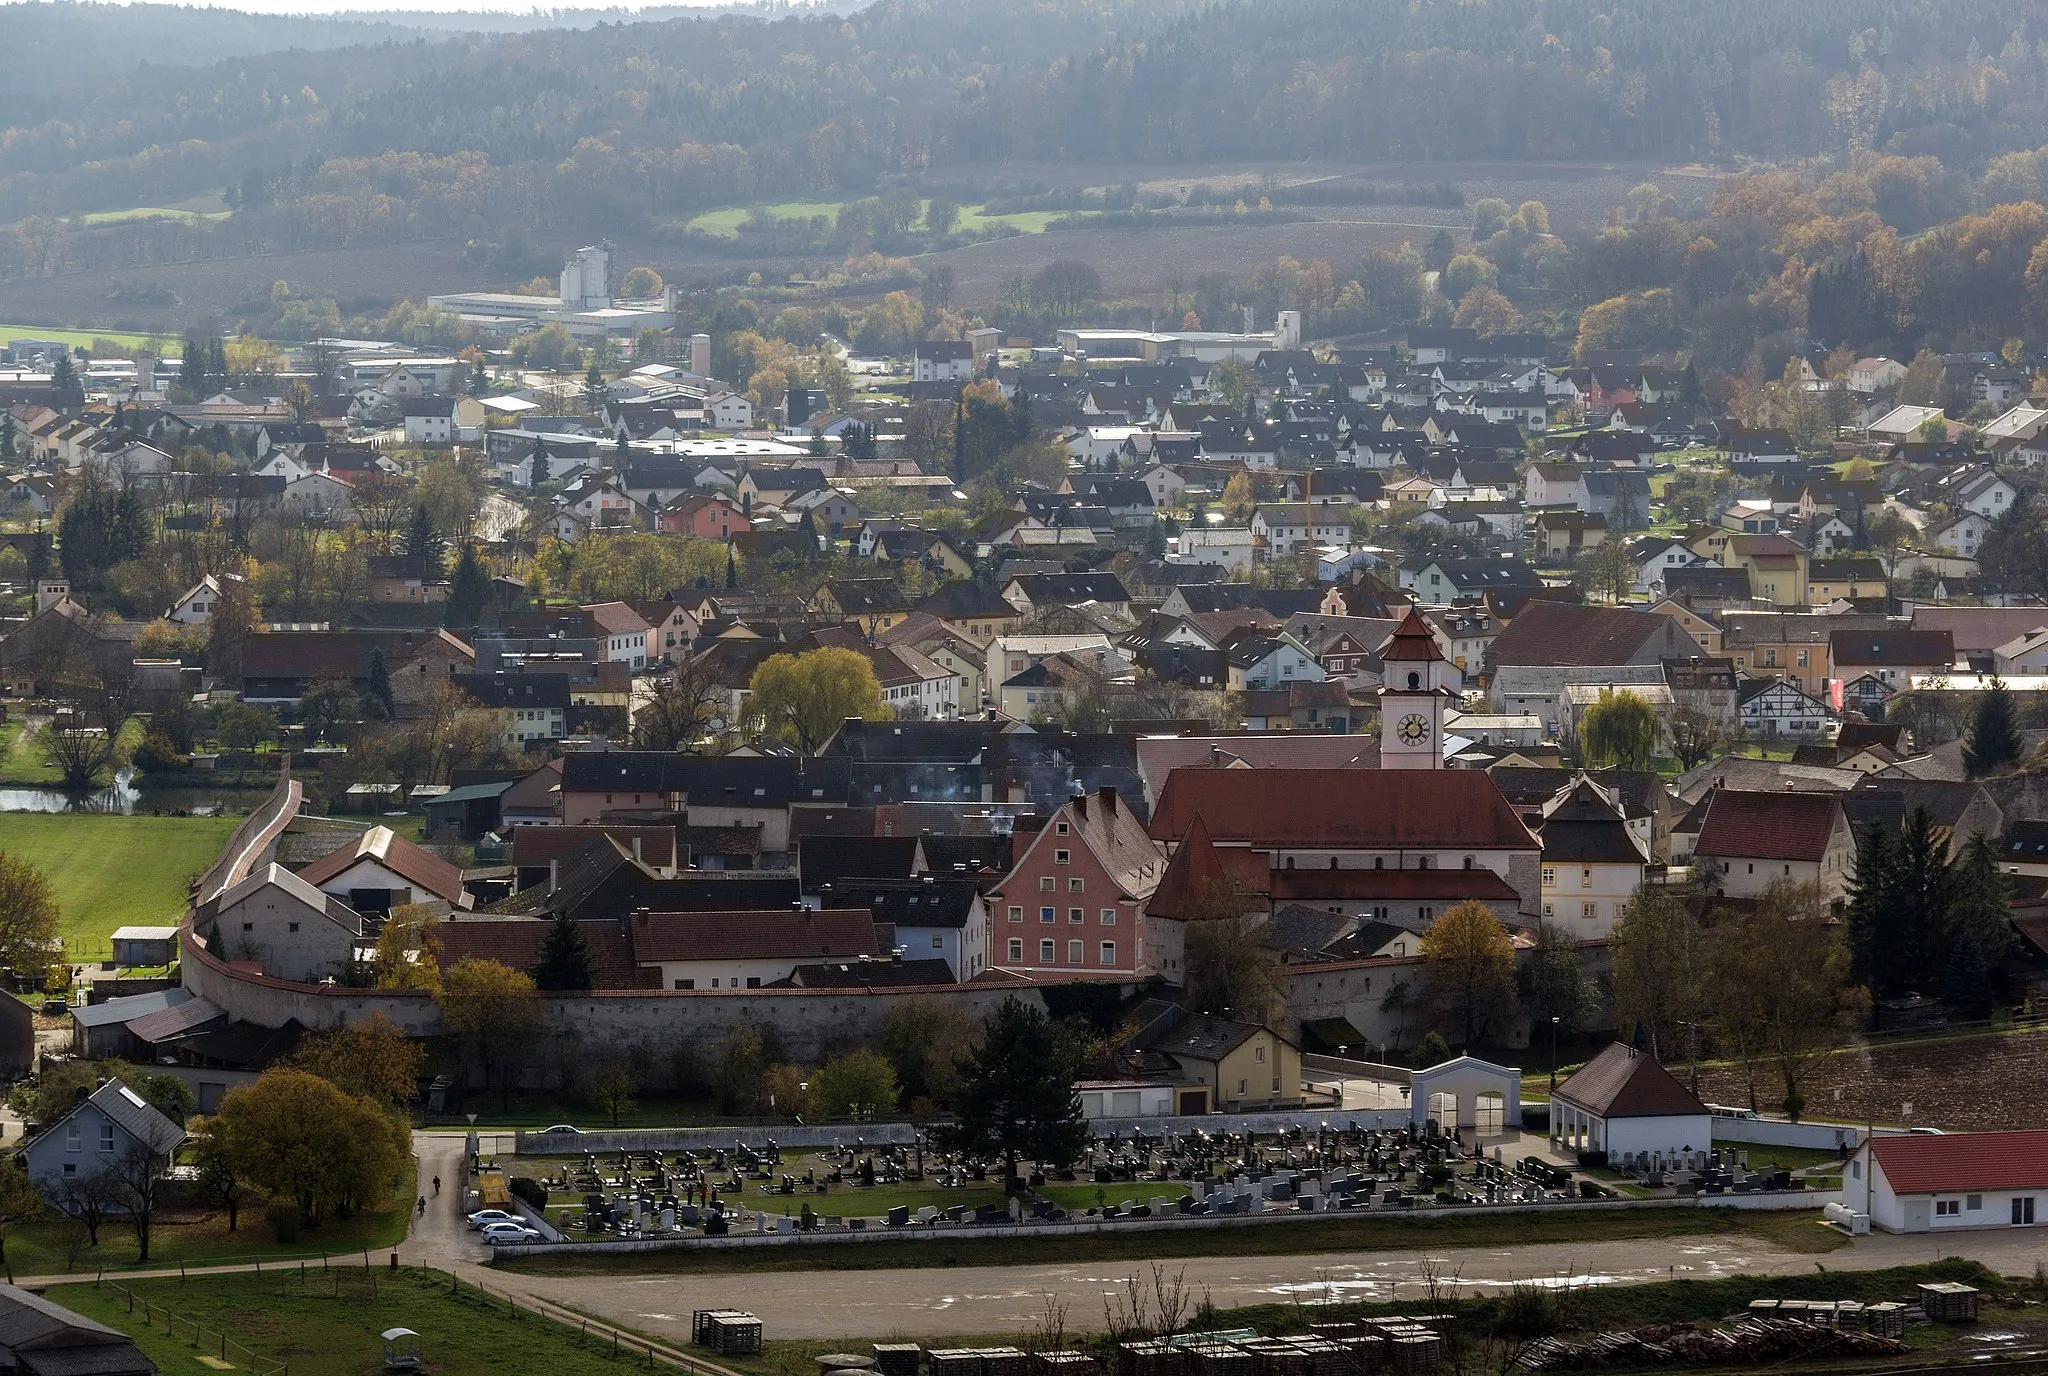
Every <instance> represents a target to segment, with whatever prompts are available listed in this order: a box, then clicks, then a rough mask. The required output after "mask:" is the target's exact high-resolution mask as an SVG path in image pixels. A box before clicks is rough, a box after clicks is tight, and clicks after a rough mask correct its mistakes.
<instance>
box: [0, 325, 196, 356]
mask: <svg viewBox="0 0 2048 1376" xmlns="http://www.w3.org/2000/svg"><path fill="white" fill-rule="evenodd" d="M153 338H157V339H158V342H159V343H162V344H164V345H165V352H166V356H168V357H176V356H177V352H178V343H177V341H176V340H168V341H166V340H163V339H160V338H158V337H157V336H154V335H147V334H136V333H135V332H134V331H132V330H60V329H58V328H56V327H55V326H54V325H4V324H0V341H5V340H9V339H52V340H55V341H56V342H57V343H59V344H75V345H83V346H84V347H86V348H91V347H92V342H93V341H94V340H95V339H111V340H113V341H114V342H115V343H116V344H123V345H126V346H128V347H130V348H137V347H140V346H141V345H144V344H147V343H148V342H149V341H150V340H151V339H153Z"/></svg>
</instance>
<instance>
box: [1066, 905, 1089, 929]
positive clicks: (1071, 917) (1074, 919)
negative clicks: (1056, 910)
mask: <svg viewBox="0 0 2048 1376" xmlns="http://www.w3.org/2000/svg"><path fill="white" fill-rule="evenodd" d="M1087 920H1088V913H1087V910H1086V909H1083V908H1069V909H1067V925H1068V926H1070V927H1078V926H1080V925H1081V924H1082V923H1083V922H1085V921H1087Z"/></svg>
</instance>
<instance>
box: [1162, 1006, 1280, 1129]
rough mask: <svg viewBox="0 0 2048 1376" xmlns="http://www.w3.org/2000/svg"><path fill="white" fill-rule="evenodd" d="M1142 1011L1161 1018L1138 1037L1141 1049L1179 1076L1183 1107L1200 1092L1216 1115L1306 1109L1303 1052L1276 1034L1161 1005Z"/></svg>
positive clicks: (1183, 1109)
mask: <svg viewBox="0 0 2048 1376" xmlns="http://www.w3.org/2000/svg"><path fill="white" fill-rule="evenodd" d="M1140 1011H1141V1015H1142V1013H1144V1012H1147V1011H1150V1012H1154V1013H1156V1017H1155V1018H1154V1020H1153V1022H1152V1023H1151V1025H1150V1026H1148V1027H1146V1028H1145V1030H1144V1031H1142V1032H1140V1033H1139V1034H1138V1044H1139V1045H1140V1046H1141V1047H1142V1048H1143V1049H1144V1050H1145V1051H1146V1052H1148V1053H1150V1054H1151V1055H1153V1056H1156V1057H1159V1058H1162V1059H1163V1060H1164V1061H1165V1062H1167V1063H1168V1064H1169V1065H1171V1066H1172V1067H1173V1068H1174V1069H1175V1070H1177V1071H1178V1072H1179V1083H1178V1085H1177V1087H1176V1091H1175V1095H1174V1098H1175V1100H1176V1103H1177V1104H1178V1105H1183V1106H1184V1105H1188V1104H1190V1103H1191V1102H1192V1094H1193V1092H1194V1091H1196V1090H1199V1089H1206V1090H1207V1091H1208V1096H1207V1097H1208V1101H1209V1102H1208V1103H1207V1105H1206V1106H1205V1108H1206V1111H1208V1112H1212V1113H1243V1112H1247V1111H1250V1110H1255V1109H1272V1108H1298V1107H1300V1106H1301V1104H1302V1103H1303V1094H1302V1085H1301V1048H1300V1047H1298V1046H1296V1045H1295V1044H1294V1043H1292V1042H1290V1041H1288V1040H1287V1039H1286V1038H1285V1037H1282V1036H1281V1035H1280V1034H1279V1033H1277V1032H1275V1031H1274V1030H1273V1029H1272V1028H1270V1027H1266V1026H1263V1025H1262V1024H1259V1023H1249V1022H1237V1021H1234V1020H1232V1019H1230V1018H1218V1017H1211V1016H1209V1015H1208V1014H1205V1013H1190V1012H1188V1011H1187V1010H1186V1009H1183V1008H1174V1007H1170V1006H1165V1005H1159V1004H1156V1003H1148V1004H1146V1005H1145V1006H1144V1008H1143V1009H1141V1010H1140ZM1180 1111H1181V1112H1183V1113H1186V1112H1187V1111H1188V1109H1187V1107H1181V1109H1180Z"/></svg>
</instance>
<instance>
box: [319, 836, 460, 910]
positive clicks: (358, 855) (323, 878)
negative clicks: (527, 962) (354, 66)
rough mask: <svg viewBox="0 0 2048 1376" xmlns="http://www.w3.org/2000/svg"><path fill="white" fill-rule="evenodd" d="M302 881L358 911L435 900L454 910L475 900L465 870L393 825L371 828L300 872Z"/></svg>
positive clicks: (391, 907)
mask: <svg viewBox="0 0 2048 1376" xmlns="http://www.w3.org/2000/svg"><path fill="white" fill-rule="evenodd" d="M298 877H299V878H300V879H301V880H303V881H305V882H306V883H308V884H311V885H312V886H313V887H314V888H316V889H318V890H320V891H321V892H322V893H324V894H328V895H330V896H332V897H334V898H339V899H340V900H342V901H343V902H344V903H346V904H348V905H349V906H350V907H351V908H353V909H355V910H356V911H357V912H365V913H367V912H389V911H390V910H391V909H393V908H396V907H399V906H401V905H403V904H407V903H430V902H432V901H434V900H435V899H440V900H441V901H443V902H445V903H447V904H448V905H449V906H450V907H454V908H467V907H469V906H471V904H472V902H473V900H472V899H471V898H470V896H469V894H468V893H466V892H464V891H463V887H462V871H461V870H459V869H457V868H455V866H453V865H451V864H449V863H448V862H447V861H446V860H443V859H441V858H440V857H439V856H437V855H435V854H433V853H432V852H430V851H427V850H423V849H421V848H420V847H419V846H416V845H414V844H413V843H412V842H411V841H408V840H406V839H405V838H404V837H403V836H400V835H399V834H398V833H397V832H395V831H393V830H392V829H391V828H390V827H371V828H370V829H369V830H368V831H366V832H364V833H363V834H362V835H361V836H358V837H357V838H356V839H355V840H354V841H353V842H352V843H350V844H348V845H345V846H339V847H337V848H335V849H334V850H331V851H329V852H328V853H327V854H326V855H323V856H321V857H320V858H319V859H318V860H315V861H314V862H313V863H312V864H310V865H308V866H306V867H305V868H304V869H302V870H300V871H299V873H298Z"/></svg>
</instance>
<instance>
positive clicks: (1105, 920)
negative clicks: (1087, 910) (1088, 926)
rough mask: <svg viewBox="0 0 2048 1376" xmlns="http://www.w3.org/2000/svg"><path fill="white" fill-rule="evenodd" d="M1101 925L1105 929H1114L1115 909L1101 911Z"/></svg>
mask: <svg viewBox="0 0 2048 1376" xmlns="http://www.w3.org/2000/svg"><path fill="white" fill-rule="evenodd" d="M1102 925H1103V926H1105V927H1114V926H1116V909H1115V908H1104V909H1103V910H1102Z"/></svg>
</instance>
